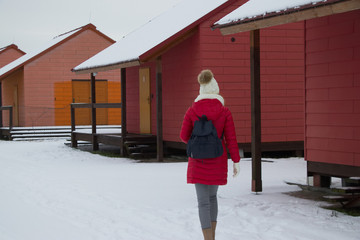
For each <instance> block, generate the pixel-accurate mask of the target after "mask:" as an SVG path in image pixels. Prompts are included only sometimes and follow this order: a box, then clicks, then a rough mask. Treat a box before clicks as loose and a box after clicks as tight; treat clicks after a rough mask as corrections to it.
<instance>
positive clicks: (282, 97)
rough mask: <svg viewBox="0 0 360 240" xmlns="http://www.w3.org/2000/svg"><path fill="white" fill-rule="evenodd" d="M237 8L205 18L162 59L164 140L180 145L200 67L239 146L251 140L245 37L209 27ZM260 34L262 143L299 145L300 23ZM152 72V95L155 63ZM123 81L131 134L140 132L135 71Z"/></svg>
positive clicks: (301, 94) (301, 112) (301, 125)
mask: <svg viewBox="0 0 360 240" xmlns="http://www.w3.org/2000/svg"><path fill="white" fill-rule="evenodd" d="M240 2H242V1H239V4H240ZM236 7H237V4H234V5H232V6H230V7H228V8H227V9H225V10H223V11H221V12H218V13H215V14H212V16H211V17H210V18H208V19H204V21H203V22H202V23H201V24H200V25H199V29H198V32H197V33H196V34H195V35H193V36H192V37H190V38H188V39H187V40H185V41H184V42H182V43H181V44H179V45H177V46H175V47H173V48H172V49H170V50H169V51H168V52H166V53H165V54H164V55H163V56H162V64H163V124H164V140H166V141H175V142H180V139H179V131H180V128H181V123H182V120H183V117H184V114H185V112H186V109H187V108H188V107H189V106H191V104H192V103H193V101H194V99H195V98H196V96H197V95H198V94H199V84H198V82H197V75H198V74H199V72H200V71H201V70H202V69H204V68H209V69H211V70H212V71H213V72H214V75H215V78H216V79H217V81H218V83H219V86H220V94H221V95H222V96H223V97H224V98H225V105H226V106H227V107H229V109H230V110H231V111H232V113H233V116H234V120H235V126H236V131H237V137H238V142H240V143H249V142H250V141H251V132H250V126H251V122H250V61H249V55H250V53H249V34H248V33H244V34H236V35H234V36H225V37H224V36H222V35H221V33H220V32H219V30H215V31H213V30H211V28H210V26H211V25H212V24H213V23H214V22H216V21H217V20H218V19H220V18H221V17H222V16H224V15H225V14H227V13H229V12H230V11H232V10H234V9H235V8H236ZM261 36H262V37H261V47H262V56H261V58H262V67H261V74H262V94H263V99H262V104H263V105H262V106H263V108H262V118H263V129H262V132H263V137H262V140H263V141H264V142H285V141H303V140H304V41H303V37H304V23H303V22H301V23H295V24H289V25H284V26H280V27H276V28H270V29H267V30H262V31H261ZM232 37H234V38H235V41H234V42H233V41H231V39H232ZM270 59H271V60H270ZM274 59H275V60H274ZM151 72H152V79H151V81H152V84H153V87H152V93H153V94H154V96H155V95H156V91H155V80H156V78H155V72H156V70H155V65H154V64H153V65H152V68H151ZM127 80H128V81H127V91H128V92H127V94H128V95H127V96H128V97H127V99H128V100H127V101H128V104H129V105H128V124H129V131H130V132H138V131H139V122H138V119H139V116H138V115H139V113H138V111H139V110H138V108H139V107H138V99H139V96H138V91H139V90H138V88H137V85H138V69H137V68H128V73H127ZM153 103H154V104H153V105H152V107H153V109H152V114H153V116H152V121H153V122H152V132H153V133H154V134H156V109H155V108H156V105H155V98H154V99H153ZM133 120H134V121H133Z"/></svg>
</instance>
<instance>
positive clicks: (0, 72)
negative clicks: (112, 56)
mask: <svg viewBox="0 0 360 240" xmlns="http://www.w3.org/2000/svg"><path fill="white" fill-rule="evenodd" d="M86 29H93V30H96V27H95V26H94V25H92V24H91V23H90V24H87V25H85V26H82V27H79V28H76V29H74V30H71V31H69V32H66V33H64V34H61V35H58V36H56V37H54V38H53V39H51V40H50V41H48V42H46V43H45V44H44V45H42V46H41V47H39V48H38V49H36V50H34V51H31V52H29V53H27V54H25V55H23V56H22V57H20V58H18V59H16V60H15V61H13V62H11V63H9V64H8V65H5V66H4V67H2V68H0V78H3V77H5V76H7V75H8V74H10V73H11V72H13V71H15V70H17V69H19V68H20V67H22V66H23V65H25V64H27V63H28V62H30V61H32V60H34V59H35V58H36V57H38V56H41V55H42V54H44V53H45V52H47V51H49V50H50V49H52V48H54V47H56V46H57V44H61V43H62V42H63V41H67V40H68V39H70V38H71V37H72V36H74V35H75V34H77V33H80V32H81V31H85V30H86ZM96 31H97V30H96ZM99 34H101V35H102V36H104V37H106V38H108V39H109V40H110V41H112V42H115V41H114V40H112V39H111V38H109V37H107V36H106V35H104V34H102V33H101V32H99Z"/></svg>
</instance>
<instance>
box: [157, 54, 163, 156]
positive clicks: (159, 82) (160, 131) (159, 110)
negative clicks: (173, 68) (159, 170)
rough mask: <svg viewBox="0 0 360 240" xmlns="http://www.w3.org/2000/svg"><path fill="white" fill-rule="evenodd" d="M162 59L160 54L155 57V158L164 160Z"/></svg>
mask: <svg viewBox="0 0 360 240" xmlns="http://www.w3.org/2000/svg"><path fill="white" fill-rule="evenodd" d="M162 103H163V102H162V61H161V56H160V57H158V58H157V59H156V108H157V109H156V135H157V160H158V161H159V162H163V161H164V143H163V116H162V115H163V108H162Z"/></svg>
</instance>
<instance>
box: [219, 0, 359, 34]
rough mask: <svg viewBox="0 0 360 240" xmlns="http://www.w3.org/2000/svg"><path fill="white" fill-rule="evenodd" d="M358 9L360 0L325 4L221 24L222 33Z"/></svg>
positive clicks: (245, 30)
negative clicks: (227, 24)
mask: <svg viewBox="0 0 360 240" xmlns="http://www.w3.org/2000/svg"><path fill="white" fill-rule="evenodd" d="M357 9H360V1H359V0H349V1H342V2H338V3H333V4H331V5H324V6H318V7H314V8H310V9H304V10H299V11H294V12H291V13H287V14H282V15H275V16H271V17H268V18H264V19H256V20H252V21H248V22H239V23H235V24H234V25H231V26H224V27H221V26H219V28H220V31H221V34H222V35H229V34H235V33H239V32H247V31H251V30H254V29H261V28H267V27H272V26H277V25H282V24H287V23H293V22H299V21H303V20H309V19H313V18H318V17H324V16H329V15H333V14H338V13H343V12H349V11H353V10H357Z"/></svg>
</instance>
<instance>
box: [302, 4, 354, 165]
mask: <svg viewBox="0 0 360 240" xmlns="http://www.w3.org/2000/svg"><path fill="white" fill-rule="evenodd" d="M305 159H306V160H308V161H314V162H325V163H333V164H345V165H352V166H360V11H359V10H357V11H352V12H348V13H343V14H337V15H333V16H329V17H322V18H318V19H313V20H309V21H307V22H306V141H305Z"/></svg>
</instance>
